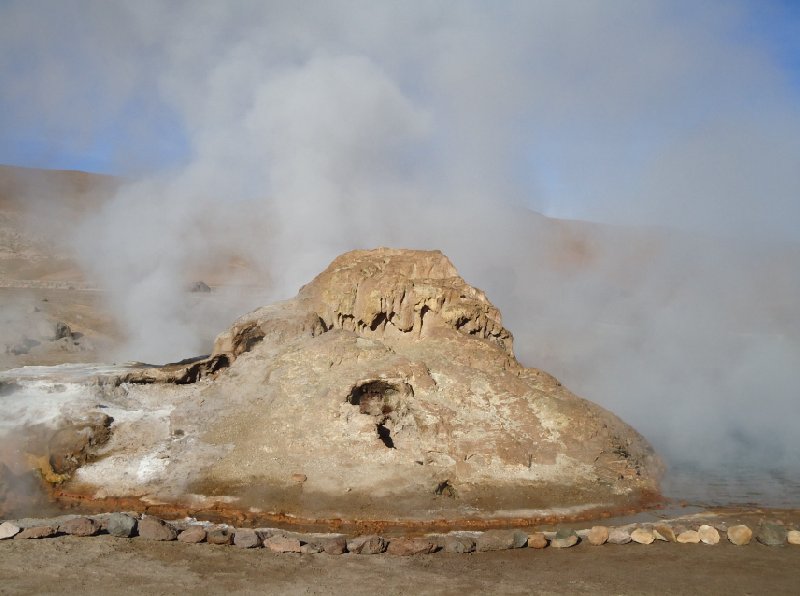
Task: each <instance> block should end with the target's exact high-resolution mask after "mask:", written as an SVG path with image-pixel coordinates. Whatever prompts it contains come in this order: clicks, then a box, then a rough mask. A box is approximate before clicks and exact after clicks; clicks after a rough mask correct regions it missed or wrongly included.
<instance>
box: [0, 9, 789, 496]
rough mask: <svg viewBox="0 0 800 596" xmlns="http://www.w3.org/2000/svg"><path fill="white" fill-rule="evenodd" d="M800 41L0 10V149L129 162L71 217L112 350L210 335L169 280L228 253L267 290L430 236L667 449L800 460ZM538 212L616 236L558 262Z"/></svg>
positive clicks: (411, 14)
mask: <svg viewBox="0 0 800 596" xmlns="http://www.w3.org/2000/svg"><path fill="white" fill-rule="evenodd" d="M798 32H800V2H794V1H777V0H708V1H705V2H696V1H693V0H692V1H683V0H568V1H567V0H525V1H506V2H489V1H485V0H463V1H459V2H455V1H452V2H447V1H408V2H402V3H399V2H383V3H379V2H370V1H367V0H338V1H315V0H308V1H305V2H302V3H300V2H277V1H273V2H270V1H245V0H240V1H233V0H232V1H228V2H218V1H211V0H193V1H180V0H175V1H171V2H159V1H155V0H140V1H138V2H135V3H134V2H127V1H125V2H123V1H114V0H103V1H93V0H60V1H50V2H48V1H43V0H25V1H14V0H5V1H0V163H8V164H18V165H26V166H36V167H49V168H71V169H82V170H89V171H98V172H107V173H115V174H120V175H123V176H125V177H126V180H127V182H126V183H125V184H124V185H123V186H122V188H121V189H120V190H119V192H117V193H116V195H115V196H114V197H112V199H111V200H110V201H109V202H108V203H107V204H106V205H104V207H103V208H102V209H101V210H99V211H98V212H97V213H94V214H92V215H91V217H89V218H87V220H86V221H84V222H82V223H81V225H76V226H71V227H70V232H71V233H72V234H73V237H72V245H73V246H74V248H75V251H76V252H77V254H78V255H79V258H80V260H81V264H82V265H83V266H84V269H85V270H86V272H87V274H88V275H89V276H90V277H91V278H92V279H93V280H95V281H96V282H97V283H98V284H100V285H101V286H102V287H104V288H107V289H108V290H109V292H108V299H109V302H110V307H111V308H112V309H113V312H114V313H115V314H116V317H117V320H118V322H119V323H120V325H121V327H122V328H123V330H124V331H125V332H126V333H127V335H128V339H129V341H128V342H127V344H126V346H125V348H124V350H123V351H122V352H120V353H118V354H115V355H114V356H115V357H118V358H119V359H126V360H127V359H135V360H140V361H147V362H165V361H170V360H172V361H174V360H178V359H180V358H184V357H187V356H191V355H194V354H199V353H204V352H207V351H208V349H209V342H208V337H205V336H204V335H203V334H200V333H198V320H197V318H193V316H192V314H191V309H190V308H188V305H187V296H186V292H185V285H186V283H187V282H191V281H193V280H192V279H187V278H186V275H187V273H186V272H187V271H191V270H194V269H193V268H195V269H196V267H197V266H199V265H202V264H203V263H208V262H213V260H214V259H215V258H219V257H220V255H223V256H224V255H226V254H237V255H244V256H245V257H247V258H248V259H249V261H250V263H251V264H252V265H253V266H254V267H256V268H257V269H258V270H259V271H260V272H261V274H262V278H261V279H262V280H263V284H264V285H265V286H268V288H269V291H268V295H265V296H259V297H258V299H259V300H261V301H260V302H258V303H256V304H253V305H251V306H250V307H254V306H257V305H258V304H265V303H267V302H268V301H271V300H274V299H279V298H288V297H291V296H292V295H294V294H295V293H296V291H297V289H298V288H299V287H300V285H301V284H303V283H306V282H307V281H309V280H310V279H311V278H312V277H313V276H314V275H316V274H317V273H318V272H319V271H321V270H322V269H323V268H324V267H325V266H327V264H328V263H329V262H330V261H331V260H332V259H333V258H334V257H335V256H336V255H338V254H340V253H341V252H344V251H346V250H350V249H353V248H370V247H375V246H397V247H415V248H431V249H433V248H436V249H442V250H443V251H444V252H445V254H447V255H448V256H450V257H451V259H452V260H453V262H454V263H455V265H456V267H457V268H458V269H459V271H460V272H461V273H462V274H463V276H464V278H465V279H466V280H467V281H468V282H470V283H472V284H474V285H476V286H478V287H481V288H482V289H485V290H486V291H487V295H488V296H489V298H490V299H491V300H492V301H493V302H495V303H496V304H497V305H498V306H499V307H500V309H501V311H502V312H503V313H504V317H505V321H506V325H507V327H508V328H510V329H511V330H512V332H514V333H515V337H516V344H515V345H516V349H517V354H518V355H519V356H520V358H521V360H522V361H523V363H525V364H528V365H535V366H541V367H542V368H544V369H545V370H548V371H550V372H553V373H555V374H556V375H557V376H558V377H559V378H561V379H562V380H563V381H565V383H566V384H567V385H568V386H569V387H571V388H573V389H574V390H575V391H576V392H578V393H579V394H581V395H584V396H586V397H588V398H590V399H592V400H593V401H596V402H598V403H600V404H602V405H604V406H606V407H608V408H610V409H612V410H613V411H614V412H617V413H619V414H620V415H621V416H622V417H623V418H624V419H625V420H627V421H630V422H631V423H633V424H634V426H635V427H636V428H638V429H640V430H641V431H642V432H643V433H644V434H645V436H647V437H648V438H649V439H651V440H652V441H653V442H654V443H655V444H656V446H657V447H658V448H659V449H660V450H662V451H663V452H664V453H667V454H670V455H672V456H674V457H675V458H677V459H682V460H692V459H697V457H698V454H702V457H703V458H706V459H708V461H715V462H720V461H725V462H729V463H730V462H739V463H738V464H737V465H740V464H741V462H742V461H745V460H746V461H751V462H755V463H756V464H759V465H761V464H769V465H774V464H776V462H777V463H781V462H795V464H794V465H796V461H795V460H796V458H793V457H792V456H791V454H793V453H797V452H800V438H798V437H800V435H798V434H797V432H796V429H795V428H793V426H792V425H793V424H796V423H795V422H794V421H795V420H796V419H797V411H798V409H797V408H798V406H797V403H798V394H797V390H796V388H797V387H798V386H800V328H799V327H798V323H797V321H800V313H798V306H797V305H798V304H800V265H798V250H797V246H798V241H800V35H798ZM532 211H534V212H539V213H543V214H545V215H548V216H553V217H560V218H572V219H580V220H589V221H595V222H604V223H606V224H612V225H613V226H614V227H609V228H607V229H605V232H603V233H602V234H600V236H597V237H596V238H594V237H591V236H587V238H589V239H588V240H587V241H586V243H585V245H582V246H583V247H584V249H585V254H586V255H587V259H588V262H589V263H590V265H591V266H589V267H586V268H581V267H574V266H565V267H564V268H563V269H562V270H552V269H548V267H549V266H550V264H551V261H548V255H551V256H552V255H553V252H554V250H555V249H554V246H558V247H561V246H564V245H563V244H559V242H563V241H564V238H565V237H560V240H559V239H558V238H559V237H558V234H555V235H553V234H554V233H553V232H552V230H560V229H562V228H554V227H552V226H550V227H547V226H544V225H543V224H542V222H541V221H538V220H537V219H536V217H534V216H533V215H532ZM537 221H538V223H537ZM576 229H577V228H576ZM631 230H633V232H632V231H631ZM642 231H644V232H642ZM665 231H669V233H668V234H665ZM565 233H566V232H565ZM642 234H644V238H645V241H642V240H641V238H642ZM592 238H594V239H592ZM636 238H639V239H640V240H635V239H636ZM578 240H580V239H579V238H578ZM566 241H567V244H568V245H570V246H571V245H573V244H574V243H575V238H573V239H572V240H570V238H569V237H568V235H567V236H566ZM570 242H572V243H573V244H569V243H570ZM578 245H579V246H580V242H578ZM559 259H563V255H559V254H556V255H555V260H556V261H559ZM231 304H233V302H232V303H231ZM239 306H240V305H239V303H238V302H237V303H236V307H237V308H239ZM242 312H243V311H241V310H237V311H236V312H229V311H225V312H222V313H216V314H215V315H214V316H212V313H208V312H206V313H203V317H204V318H205V319H206V321H205V322H206V323H208V322H209V321H211V322H213V323H214V324H215V325H218V326H217V327H216V329H220V330H221V329H224V328H225V326H226V325H227V324H228V323H229V322H230V321H231V320H232V319H233V318H235V317H236V316H238V315H239V314H241V313H242ZM798 498H800V495H798Z"/></svg>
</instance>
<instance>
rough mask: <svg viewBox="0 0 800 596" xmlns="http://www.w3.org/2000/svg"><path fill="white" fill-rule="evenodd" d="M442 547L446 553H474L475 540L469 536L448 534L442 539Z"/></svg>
mask: <svg viewBox="0 0 800 596" xmlns="http://www.w3.org/2000/svg"><path fill="white" fill-rule="evenodd" d="M442 548H443V549H444V552H446V553H457V554H461V553H474V552H475V540H474V539H473V538H470V537H469V536H453V535H451V534H448V535H447V536H445V537H444V539H443V540H442Z"/></svg>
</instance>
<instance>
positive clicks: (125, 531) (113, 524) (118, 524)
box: [106, 513, 137, 538]
mask: <svg viewBox="0 0 800 596" xmlns="http://www.w3.org/2000/svg"><path fill="white" fill-rule="evenodd" d="M136 525H137V521H136V518H134V517H132V516H130V515H128V514H127V513H112V514H111V515H110V516H109V517H108V521H106V531H107V532H108V533H109V534H111V535H112V536H116V537H117V538H130V537H131V536H133V535H134V533H135V532H136Z"/></svg>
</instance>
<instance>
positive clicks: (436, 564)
mask: <svg viewBox="0 0 800 596" xmlns="http://www.w3.org/2000/svg"><path fill="white" fill-rule="evenodd" d="M34 174H35V173H25V175H26V176H28V175H29V176H34ZM50 176H53V177H54V178H50ZM34 177H35V178H36V179H37V180H39V181H40V183H41V184H42V186H40V187H39V190H38V191H37V192H39V193H45V194H46V191H47V189H49V188H52V187H54V186H55V187H58V188H62V189H63V188H64V184H67V185H68V186H69V188H71V189H72V190H71V191H70V193H67V194H70V195H71V196H75V197H78V198H79V200H76V202H75V203H74V204H70V205H67V206H66V207H65V209H67V211H68V212H69V214H72V215H74V214H75V213H79V212H81V211H82V210H85V209H88V208H91V205H92V204H93V201H97V200H100V199H98V198H97V197H98V196H100V195H102V193H100V195H98V194H97V193H96V192H95V190H96V189H97V188H98V187H100V188H107V187H106V186H104V185H111V186H113V181H112V180H107V179H102V180H101V181H100V182H101V183H99V184H96V185H94V186H93V185H92V184H90V183H89V182H87V180H88V179H87V178H86V177H85V175H82V174H80V173H61V174H52V175H51V174H47V175H44V176H43V177H42V176H41V175H39V174H36V175H35V176H34ZM18 179H19V173H16V174H14V175H13V176H12V175H11V173H10V172H9V171H8V170H7V169H5V168H4V169H2V170H0V257H2V258H1V259H0V308H1V309H2V310H0V312H2V313H3V314H5V313H8V312H10V309H12V308H13V309H17V310H21V312H22V313H23V314H24V315H25V316H31V317H34V318H37V319H47V320H53V321H61V322H63V323H65V324H67V325H68V326H69V328H70V330H71V333H72V334H73V337H74V343H72V344H69V345H66V344H65V343H64V342H62V343H61V344H57V345H56V343H55V342H51V343H48V341H49V340H42V341H40V342H39V345H38V346H34V347H33V349H31V350H29V351H27V352H24V353H23V352H20V353H12V352H8V351H6V350H0V370H5V369H9V368H13V367H18V366H26V365H34V364H45V365H52V364H59V363H64V362H92V361H103V360H104V359H105V356H106V355H107V354H108V350H109V349H110V347H112V346H113V345H114V344H115V342H118V341H120V340H121V337H120V330H119V328H118V326H117V325H116V323H115V321H114V319H113V318H112V316H111V315H110V313H109V311H108V309H107V307H106V302H105V299H106V296H105V290H104V289H103V288H99V287H95V286H93V285H92V284H91V283H90V282H89V281H87V280H86V279H85V277H84V275H83V272H81V271H80V269H79V268H78V266H77V265H76V264H75V261H74V260H73V259H71V258H70V256H69V254H67V253H66V252H62V251H61V249H60V248H59V247H62V248H63V244H62V243H61V242H62V239H61V238H60V237H59V236H58V235H53V234H49V233H48V232H47V230H45V229H42V230H39V232H40V233H39V234H37V233H36V232H37V230H36V229H32V228H31V226H30V223H29V222H30V220H29V219H27V217H28V215H27V214H25V213H23V211H24V210H23V209H22V208H21V207H20V202H19V201H18V200H16V197H18V195H19V189H18V188H17V187H16V186H14V185H15V184H16V182H15V181H16V180H18ZM41 180H44V181H45V182H41ZM70 185H71V186H70ZM29 186H30V184H29V182H26V187H29ZM42 189H44V190H42ZM72 215H70V217H71V216H72ZM578 230H579V227H576V228H572V231H571V232H570V234H569V238H568V241H569V243H570V245H571V246H573V247H574V248H575V250H574V251H573V252H572V253H569V252H565V253H562V257H563V258H568V259H569V260H570V263H569V265H570V266H574V264H575V262H576V261H580V260H581V259H582V258H583V257H582V256H581V255H582V254H583V253H582V251H583V248H584V245H583V244H582V243H581V242H580V234H579V232H578ZM53 247H55V248H53ZM564 255H566V256H564ZM199 275H201V274H198V276H196V277H199ZM211 281H212V282H213V281H214V280H211ZM212 285H213V284H212ZM197 299H198V301H204V300H205V301H214V300H218V299H219V298H218V297H217V296H215V295H214V294H210V295H207V296H205V295H204V296H198V298H197ZM232 314H233V315H234V316H236V315H238V314H241V313H240V312H234V313H232ZM725 516H726V517H725V519H731V520H732V519H743V520H744V521H747V522H749V523H754V524H755V523H757V522H758V521H759V520H762V519H765V518H769V519H775V518H780V519H781V521H783V522H785V523H787V524H794V525H795V527H796V526H797V523H798V522H799V521H800V515H799V514H798V512H796V511H793V512H776V511H766V512H762V511H757V510H752V511H747V512H736V513H735V514H731V513H730V512H727V513H725ZM0 521H2V520H0ZM598 523H609V521H608V520H605V521H599V522H598ZM591 524H592V522H591V521H588V522H586V523H585V524H584V525H587V526H588V525H591ZM798 564H800V547H796V546H786V547H774V548H773V547H765V546H763V545H760V544H756V543H755V542H753V543H751V544H750V545H748V546H744V547H736V546H733V545H731V544H729V543H727V542H726V541H724V540H723V541H722V542H721V543H720V544H718V545H714V546H708V545H703V544H699V545H692V544H673V543H666V542H656V543H654V544H651V545H647V546H645V545H637V544H629V545H624V546H620V545H604V546H602V547H593V546H590V545H589V544H587V543H581V544H578V545H577V546H575V547H572V548H568V549H553V548H546V549H543V550H535V549H527V548H525V549H518V550H512V551H502V552H491V553H474V554H466V555H455V554H446V553H436V554H431V555H418V556H411V557H391V556H388V555H377V556H363V555H352V554H345V555H341V556H329V555H325V554H302V555H297V554H280V555H279V554H273V553H270V552H266V551H265V550H263V549H257V550H240V549H235V548H228V547H215V546H211V545H188V544H182V543H178V542H169V543H158V542H148V541H143V540H138V539H118V538H113V537H110V536H100V537H95V538H91V539H86V538H76V537H71V536H62V537H57V538H52V539H46V540H4V541H0V594H55V593H58V594H63V593H87V594H101V593H102V594H117V593H120V594H121V593H130V592H131V591H134V590H135V591H137V592H139V593H147V594H173V593H178V592H186V591H191V592H193V593H199V594H212V593H231V594H251V593H253V594H255V593H259V594H263V593H274V594H283V593H292V594H298V593H301V594H302V593H305V594H329V593H334V594H335V593H348V594H367V593H370V594H371V593H383V594H400V593H415V594H417V593H419V594H456V593H459V594H460V593H465V592H470V593H506V594H529V593H541V594H597V593H600V594H605V593H613V594H695V593H699V592H703V593H726V592H728V593H736V594H760V593H764V592H769V593H772V594H790V593H792V594H794V593H797V568H798Z"/></svg>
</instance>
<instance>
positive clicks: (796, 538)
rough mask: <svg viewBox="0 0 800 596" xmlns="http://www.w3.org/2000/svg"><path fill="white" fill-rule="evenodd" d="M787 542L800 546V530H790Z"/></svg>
mask: <svg viewBox="0 0 800 596" xmlns="http://www.w3.org/2000/svg"><path fill="white" fill-rule="evenodd" d="M786 541H787V542H788V543H789V544H798V545H800V530H789V531H788V532H786Z"/></svg>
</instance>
